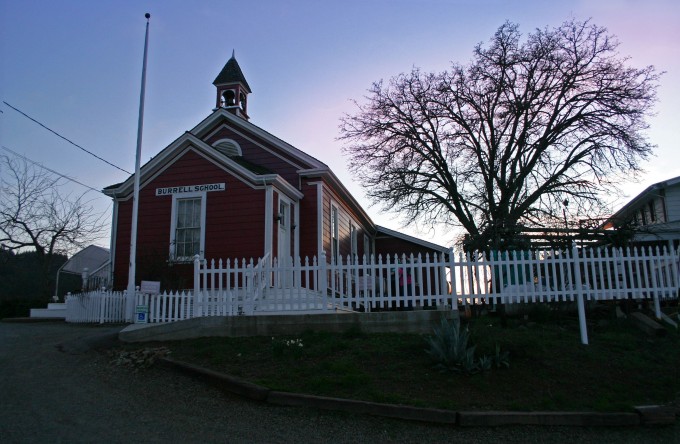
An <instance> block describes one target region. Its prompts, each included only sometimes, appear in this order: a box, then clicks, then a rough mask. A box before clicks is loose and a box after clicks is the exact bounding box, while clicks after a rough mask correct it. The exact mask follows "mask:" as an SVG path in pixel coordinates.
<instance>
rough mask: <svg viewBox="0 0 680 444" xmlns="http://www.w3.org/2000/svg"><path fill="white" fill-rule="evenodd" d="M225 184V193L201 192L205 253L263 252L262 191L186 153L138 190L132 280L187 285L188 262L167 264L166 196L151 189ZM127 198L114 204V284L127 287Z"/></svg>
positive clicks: (256, 254) (237, 254)
mask: <svg viewBox="0 0 680 444" xmlns="http://www.w3.org/2000/svg"><path fill="white" fill-rule="evenodd" d="M221 182H224V183H225V184H226V190H225V191H216V192H208V193H206V202H205V205H207V207H206V208H207V211H206V226H205V253H204V257H205V258H206V259H208V260H210V259H220V258H223V259H226V258H243V257H250V256H252V257H255V258H257V257H260V256H262V254H263V251H264V199H265V192H264V190H256V189H253V188H251V187H249V186H248V185H246V184H244V183H243V182H241V181H240V180H238V179H236V178H235V177H234V176H232V175H231V174H229V173H227V172H225V171H224V170H223V169H221V168H218V167H217V166H216V165H214V164H213V163H212V162H209V161H208V160H206V159H205V158H203V157H202V156H200V155H198V154H197V153H196V152H194V151H188V152H187V153H185V154H184V155H183V156H182V157H181V158H180V159H178V160H177V161H176V162H175V163H174V164H172V165H171V166H170V167H169V168H167V169H166V170H165V171H164V172H163V173H162V174H160V175H159V176H158V177H156V178H155V179H153V180H152V181H151V182H150V183H148V184H147V185H146V186H144V187H143V188H142V189H141V190H140V197H139V219H138V224H137V226H138V230H137V259H138V260H137V272H136V273H135V274H136V278H137V279H136V280H137V281H141V280H142V279H144V280H160V281H161V282H164V283H165V284H166V285H164V286H163V288H173V287H174V288H186V287H191V285H193V284H192V270H193V268H192V266H191V264H177V263H175V264H169V263H168V259H169V251H170V245H169V243H170V224H171V212H172V196H156V188H162V187H169V186H182V185H197V184H204V183H221ZM131 208H132V200H131V199H129V200H127V201H123V202H120V203H119V210H118V221H117V228H118V235H117V238H116V261H115V276H114V285H115V287H116V288H124V287H125V286H126V285H127V275H128V262H129V257H130V226H131V217H132V216H131V214H132V210H131Z"/></svg>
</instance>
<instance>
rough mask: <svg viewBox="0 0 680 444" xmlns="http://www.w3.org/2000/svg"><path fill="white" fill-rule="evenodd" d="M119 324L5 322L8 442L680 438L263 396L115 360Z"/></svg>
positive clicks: (668, 431) (676, 433) (2, 395)
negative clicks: (383, 412)
mask: <svg viewBox="0 0 680 444" xmlns="http://www.w3.org/2000/svg"><path fill="white" fill-rule="evenodd" d="M116 331H117V328H113V327H89V326H78V325H68V324H63V323H38V324H15V323H0V442H3V443H32V442H68V443H80V442H107V443H117V442H151V443H153V442H182V443H191V442H196V443H198V442H201V443H208V442H237V443H240V442H243V443H323V442H329V443H330V442H333V443H356V442H372V443H383V442H413V443H420V442H428V443H434V442H447V443H450V442H456V441H461V442H466V443H477V442H480V443H484V442H489V443H497V442H504V443H513V442H516V443H520V442H521V443H527V442H569V441H576V440H578V441H579V444H585V443H608V442H611V443H628V442H630V443H640V442H650V443H652V442H654V443H664V442H669V443H671V442H680V427H679V426H678V424H677V423H676V425H675V426H674V427H667V428H654V429H649V428H635V429H628V430H611V429H577V428H564V427H561V428H560V427H551V428H542V427H509V428H500V429H460V428H454V427H445V426H434V425H427V424H416V423H408V422H401V421H392V420H385V419H380V418H370V417H358V416H351V415H341V414H335V413H329V412H317V411H312V410H305V409H294V408H283V407H275V406H270V405H263V404H258V403H254V402H250V401H244V400H242V399H239V398H236V397H232V396H229V395H225V394H223V393H221V392H219V391H217V390H215V389H212V388H209V387H207V386H205V385H204V384H202V383H200V382H198V381H194V380H192V379H190V378H188V377H185V376H183V375H179V374H176V373H174V372H172V371H170V370H166V369H162V368H152V369H149V370H145V371H140V372H137V373H135V372H133V371H132V370H129V369H127V368H120V367H116V366H113V365H111V364H110V363H109V361H110V359H109V357H108V356H107V354H106V353H105V352H103V351H101V350H99V351H98V350H97V349H96V348H97V347H105V346H110V345H111V344H112V343H113V340H114V338H115V333H116Z"/></svg>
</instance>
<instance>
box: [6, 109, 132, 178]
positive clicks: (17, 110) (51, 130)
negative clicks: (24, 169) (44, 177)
mask: <svg viewBox="0 0 680 444" xmlns="http://www.w3.org/2000/svg"><path fill="white" fill-rule="evenodd" d="M2 103H4V104H5V105H7V106H9V107H10V108H12V109H13V110H14V111H16V112H18V113H19V114H21V115H23V116H24V117H26V118H27V119H29V120H32V121H33V122H35V123H37V124H38V125H40V126H42V127H43V128H45V129H46V130H47V131H49V132H51V133H53V134H54V135H56V136H58V137H61V138H62V139H64V140H65V141H67V142H68V143H70V144H71V145H73V146H75V147H76V148H80V149H81V150H83V151H85V152H86V153H87V154H89V155H91V156H94V157H96V158H97V159H99V160H101V161H102V162H104V163H107V164H109V165H111V166H112V167H114V168H117V169H119V170H121V171H122V172H124V173H127V174H132V173H131V172H129V171H126V170H124V169H123V168H121V167H119V166H118V165H114V164H112V163H111V162H109V161H108V160H106V159H103V158H101V157H99V156H97V155H96V154H95V153H93V152H91V151H88V150H86V149H85V148H83V147H82V146H80V145H78V144H77V143H75V142H73V141H72V140H69V139H67V138H66V137H64V136H62V135H61V134H59V133H58V132H56V131H54V130H53V129H50V128H48V127H47V126H45V125H43V124H42V123H40V122H38V121H37V120H35V119H34V118H33V117H31V116H29V115H28V114H26V113H25V112H23V111H21V110H20V109H18V108H15V107H13V106H12V105H10V104H9V103H7V102H5V101H4V100H3V101H2Z"/></svg>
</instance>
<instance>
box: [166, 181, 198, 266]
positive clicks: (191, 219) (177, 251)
mask: <svg viewBox="0 0 680 444" xmlns="http://www.w3.org/2000/svg"><path fill="white" fill-rule="evenodd" d="M204 202H205V193H187V194H178V195H173V199H172V225H171V229H170V255H171V257H172V259H173V260H176V261H189V260H193V258H194V256H195V255H197V254H198V255H199V256H201V257H203V251H204V244H205V205H204Z"/></svg>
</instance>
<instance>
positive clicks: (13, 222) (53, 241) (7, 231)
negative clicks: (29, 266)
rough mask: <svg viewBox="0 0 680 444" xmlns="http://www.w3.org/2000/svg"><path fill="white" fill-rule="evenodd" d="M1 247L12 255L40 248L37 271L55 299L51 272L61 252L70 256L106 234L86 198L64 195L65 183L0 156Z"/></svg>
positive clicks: (44, 289) (37, 169) (45, 292)
mask: <svg viewBox="0 0 680 444" xmlns="http://www.w3.org/2000/svg"><path fill="white" fill-rule="evenodd" d="M0 168H1V170H0V193H1V194H0V196H1V198H0V245H1V246H2V248H4V249H8V250H12V251H31V250H35V252H36V254H37V256H38V258H39V260H40V264H41V269H40V270H36V271H37V275H38V278H39V279H40V280H41V282H42V288H43V292H44V296H49V283H50V276H49V270H50V268H51V265H52V259H53V257H54V255H55V254H57V253H61V254H69V253H73V252H74V251H75V250H77V249H80V248H82V247H83V246H85V245H87V244H89V243H91V242H92V241H94V240H96V239H97V238H98V237H99V235H100V234H101V232H102V230H103V223H102V221H101V217H102V215H101V214H96V213H95V212H94V210H93V208H92V206H91V205H90V204H89V202H88V201H86V200H85V199H84V194H83V195H80V196H78V197H72V196H71V195H70V194H68V193H66V194H65V193H63V192H62V191H61V189H62V186H63V183H62V179H61V178H60V177H58V176H54V175H52V174H50V173H48V172H47V171H45V170H43V169H40V168H39V167H36V166H33V165H29V164H28V163H27V162H26V161H25V160H16V159H13V158H10V157H8V156H0Z"/></svg>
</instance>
